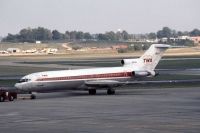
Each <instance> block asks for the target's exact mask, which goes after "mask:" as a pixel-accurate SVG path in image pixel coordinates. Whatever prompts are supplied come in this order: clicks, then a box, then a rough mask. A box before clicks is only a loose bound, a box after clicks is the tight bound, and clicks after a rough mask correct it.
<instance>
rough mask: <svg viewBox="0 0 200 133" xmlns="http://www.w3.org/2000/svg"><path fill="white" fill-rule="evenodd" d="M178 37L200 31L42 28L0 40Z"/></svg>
mask: <svg viewBox="0 0 200 133" xmlns="http://www.w3.org/2000/svg"><path fill="white" fill-rule="evenodd" d="M178 36H200V30H199V29H194V30H192V31H184V32H183V31H176V30H173V29H170V28H169V27H163V28H162V29H161V30H159V31H157V32H151V33H147V34H129V33H128V32H127V31H125V30H124V31H118V32H114V31H109V32H105V33H98V34H91V33H89V32H82V31H66V32H65V33H61V32H59V31H58V30H52V31H51V30H49V29H47V28H44V27H38V28H24V29H22V30H20V32H19V33H18V34H10V33H9V34H8V35H7V36H6V37H4V38H3V39H2V41H3V42H14V43H15V42H35V41H37V40H39V41H43V42H48V41H61V40H66V41H80V40H95V41H127V40H130V39H132V40H136V39H156V38H158V39H160V38H164V37H165V38H171V37H178Z"/></svg>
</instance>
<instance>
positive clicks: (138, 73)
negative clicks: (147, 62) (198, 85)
mask: <svg viewBox="0 0 200 133" xmlns="http://www.w3.org/2000/svg"><path fill="white" fill-rule="evenodd" d="M132 74H133V75H134V76H135V77H136V78H140V77H155V76H157V75H158V73H155V71H133V72H132Z"/></svg>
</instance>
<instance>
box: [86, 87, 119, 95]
mask: <svg viewBox="0 0 200 133" xmlns="http://www.w3.org/2000/svg"><path fill="white" fill-rule="evenodd" d="M88 92H89V94H90V95H96V89H89V90H88ZM107 94H108V95H114V94H115V89H112V88H109V89H107Z"/></svg>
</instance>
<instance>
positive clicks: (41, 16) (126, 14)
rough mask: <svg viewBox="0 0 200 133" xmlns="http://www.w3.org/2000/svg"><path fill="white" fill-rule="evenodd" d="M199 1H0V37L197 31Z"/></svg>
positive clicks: (199, 20)
mask: <svg viewBox="0 0 200 133" xmlns="http://www.w3.org/2000/svg"><path fill="white" fill-rule="evenodd" d="M199 5H200V0H0V36H6V35H7V34H8V33H12V34H16V33H18V32H19V31H20V30H21V29H22V28H28V27H30V28H36V27H38V26H40V27H45V28H48V29H50V30H54V29H57V30H59V31H60V32H63V33H64V32H65V31H66V30H69V31H72V30H77V31H84V32H91V33H104V32H106V31H117V30H118V29H121V30H126V31H128V32H129V33H134V34H137V33H149V32H156V31H158V30H160V29H162V27H164V26H168V27H170V28H172V29H176V30H181V31H191V30H193V29H194V28H198V29H200V15H199V14H200V7H199Z"/></svg>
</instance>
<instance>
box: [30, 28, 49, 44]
mask: <svg viewBox="0 0 200 133" xmlns="http://www.w3.org/2000/svg"><path fill="white" fill-rule="evenodd" d="M32 31H33V36H34V40H40V41H46V40H51V39H52V33H51V31H50V30H48V29H45V28H43V27H38V28H36V29H33V30H32Z"/></svg>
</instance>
